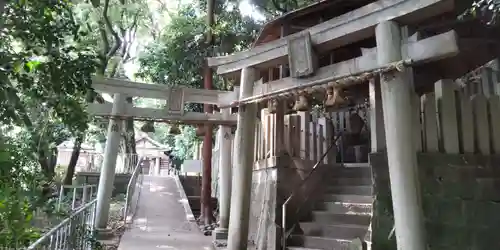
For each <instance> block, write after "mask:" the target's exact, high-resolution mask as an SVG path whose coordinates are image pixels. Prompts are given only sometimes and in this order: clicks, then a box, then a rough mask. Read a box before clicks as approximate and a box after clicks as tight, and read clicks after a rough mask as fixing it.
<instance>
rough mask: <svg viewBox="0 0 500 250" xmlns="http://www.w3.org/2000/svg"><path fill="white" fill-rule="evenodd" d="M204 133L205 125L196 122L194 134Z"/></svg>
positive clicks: (201, 134)
mask: <svg viewBox="0 0 500 250" xmlns="http://www.w3.org/2000/svg"><path fill="white" fill-rule="evenodd" d="M204 135H205V125H204V124H198V125H196V136H204Z"/></svg>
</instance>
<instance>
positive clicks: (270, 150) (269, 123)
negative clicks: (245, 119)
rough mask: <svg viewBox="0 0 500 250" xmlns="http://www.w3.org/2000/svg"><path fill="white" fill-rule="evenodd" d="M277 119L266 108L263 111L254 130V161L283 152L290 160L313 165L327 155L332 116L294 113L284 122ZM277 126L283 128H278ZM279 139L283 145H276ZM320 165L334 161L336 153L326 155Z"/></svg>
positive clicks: (331, 129) (315, 113) (330, 136)
mask: <svg viewBox="0 0 500 250" xmlns="http://www.w3.org/2000/svg"><path fill="white" fill-rule="evenodd" d="M277 118H278V117H277V116H276V114H269V113H268V111H267V109H263V110H262V115H261V120H260V121H259V120H258V121H257V126H256V131H255V133H256V140H255V161H261V160H264V159H269V158H272V157H276V156H278V155H279V154H280V153H281V152H282V151H285V152H286V153H288V155H290V156H292V157H300V158H302V159H309V160H311V161H313V162H316V161H318V160H319V159H320V157H321V156H322V155H323V153H324V152H326V149H327V148H328V146H329V145H328V141H329V140H330V139H331V138H332V135H333V133H334V130H333V127H332V123H331V121H330V120H331V117H321V116H320V114H319V112H297V113H296V114H289V115H285V116H284V120H283V121H279V120H277ZM280 123H282V124H283V125H282V126H283V128H282V129H280V128H279V127H278V126H279V124H280ZM281 131H283V132H281ZM280 133H283V135H281V134H280ZM279 137H282V138H283V145H280V143H279V142H278V139H277V138H279ZM323 162H324V163H331V162H335V152H332V153H329V154H328V155H327V156H326V157H325V158H324V160H323Z"/></svg>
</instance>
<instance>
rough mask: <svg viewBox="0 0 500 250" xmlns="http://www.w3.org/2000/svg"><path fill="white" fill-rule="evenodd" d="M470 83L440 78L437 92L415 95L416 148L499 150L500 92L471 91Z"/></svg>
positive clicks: (453, 151) (455, 151)
mask: <svg viewBox="0 0 500 250" xmlns="http://www.w3.org/2000/svg"><path fill="white" fill-rule="evenodd" d="M471 85H474V84H473V83H471V84H467V85H465V86H464V87H462V86H460V85H459V84H457V83H456V82H455V81H452V80H440V81H438V82H436V83H435V86H434V93H428V94H424V95H423V96H422V97H420V98H419V97H417V96H415V97H414V105H413V106H414V108H415V112H414V113H415V114H416V115H415V118H414V119H415V123H414V124H416V126H415V127H414V128H415V142H416V148H417V151H422V152H443V153H449V154H467V153H470V154H482V155H490V154H499V153H500V99H499V96H498V95H491V94H486V95H485V94H484V92H475V93H474V92H471V91H470V86H471Z"/></svg>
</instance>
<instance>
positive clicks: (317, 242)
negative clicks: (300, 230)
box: [289, 235, 350, 250]
mask: <svg viewBox="0 0 500 250" xmlns="http://www.w3.org/2000/svg"><path fill="white" fill-rule="evenodd" d="M349 242H350V241H346V240H339V239H332V238H325V237H316V236H304V235H291V236H290V239H289V245H291V246H301V247H305V248H306V249H322V250H347V249H348V248H347V247H348V244H349Z"/></svg>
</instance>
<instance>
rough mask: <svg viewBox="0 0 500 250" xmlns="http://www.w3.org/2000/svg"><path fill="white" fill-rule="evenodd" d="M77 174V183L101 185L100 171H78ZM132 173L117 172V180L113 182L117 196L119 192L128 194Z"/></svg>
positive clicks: (114, 194)
mask: <svg viewBox="0 0 500 250" xmlns="http://www.w3.org/2000/svg"><path fill="white" fill-rule="evenodd" d="M75 176H76V185H83V184H89V185H99V176H100V173H98V172H77V173H76V174H75ZM131 176H132V175H131V174H116V175H115V181H114V184H113V194H112V196H113V197H115V196H116V195H118V194H126V193H127V186H128V183H129V181H130V177H131Z"/></svg>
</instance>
